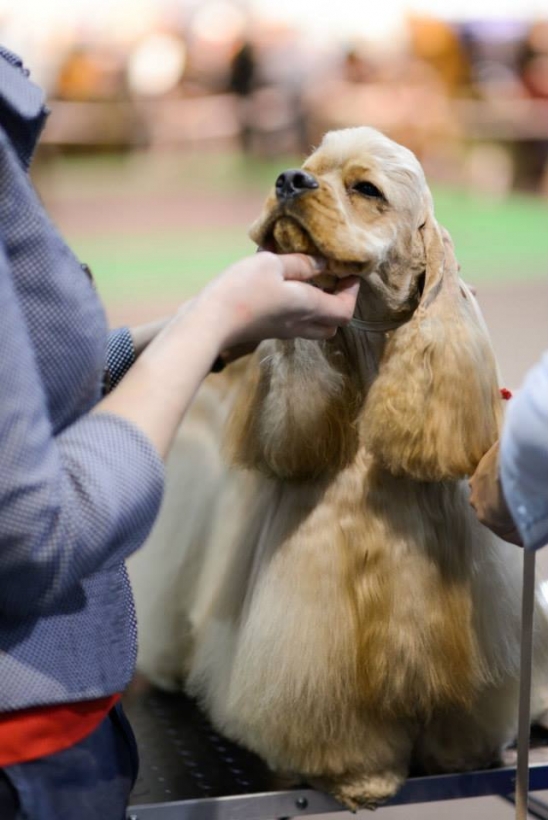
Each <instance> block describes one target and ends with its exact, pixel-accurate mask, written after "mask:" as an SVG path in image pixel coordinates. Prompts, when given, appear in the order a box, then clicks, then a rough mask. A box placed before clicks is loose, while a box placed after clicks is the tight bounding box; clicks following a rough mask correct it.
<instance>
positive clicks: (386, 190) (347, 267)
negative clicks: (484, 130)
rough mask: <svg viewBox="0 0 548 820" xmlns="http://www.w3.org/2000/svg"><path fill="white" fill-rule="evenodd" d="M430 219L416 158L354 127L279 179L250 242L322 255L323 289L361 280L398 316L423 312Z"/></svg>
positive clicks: (283, 250) (337, 134) (371, 131)
mask: <svg viewBox="0 0 548 820" xmlns="http://www.w3.org/2000/svg"><path fill="white" fill-rule="evenodd" d="M431 214H432V198H431V196H430V192H429V190H428V187H427V185H426V180H425V178H424V173H423V171H422V168H421V166H420V164H419V162H418V161H417V159H416V158H415V156H414V154H412V153H411V151H409V150H407V148H404V147H403V146H401V145H398V144H397V143H395V142H393V141H392V140H390V139H388V138H387V137H385V136H384V135H383V134H381V133H379V132H378V131H376V130H375V129H373V128H365V127H364V128H348V129H346V130H343V131H333V132H330V133H328V134H327V135H326V136H325V137H324V139H323V141H322V143H321V145H320V147H319V148H318V149H317V150H316V151H314V153H313V154H312V155H311V156H310V157H309V158H308V159H307V160H306V162H305V163H304V165H303V166H302V168H300V169H292V170H288V171H285V172H284V173H282V174H280V175H279V177H278V179H277V180H276V185H275V188H274V190H273V191H272V192H271V194H270V195H269V197H268V199H267V200H266V203H265V205H264V209H263V212H262V214H261V216H260V217H259V219H257V220H256V222H255V223H254V224H253V225H252V227H251V230H250V236H251V238H252V239H253V240H254V241H255V242H256V243H257V244H258V245H259V246H261V247H264V248H266V249H268V250H272V251H275V252H278V253H292V252H300V253H309V254H313V255H316V256H320V257H323V258H324V259H325V260H326V263H327V264H326V273H325V274H322V275H321V276H320V277H318V278H319V280H320V281H319V283H320V284H321V285H324V286H327V287H329V286H330V285H332V284H333V282H334V279H336V278H338V277H341V276H348V275H349V274H357V275H358V276H360V277H362V278H363V279H364V282H368V283H369V284H371V285H372V288H371V291H369V289H367V290H368V292H372V295H375V296H376V295H378V296H379V297H380V300H381V301H384V302H385V303H386V304H385V309H386V310H388V311H392V312H394V311H395V312H396V313H397V312H398V311H408V310H409V309H410V308H411V307H413V308H414V307H415V306H416V301H417V299H416V295H417V291H418V289H419V287H420V285H421V283H420V282H419V277H420V274H421V273H422V272H424V269H425V249H424V242H423V238H422V236H421V226H424V224H425V222H426V221H427V219H428V217H429V216H431ZM375 302H376V306H375V310H376V313H378V312H379V310H380V309H381V306H380V302H379V300H378V299H375ZM364 309H365V311H366V313H367V312H368V311H367V305H365V306H364ZM375 318H378V317H377V316H376V315H375Z"/></svg>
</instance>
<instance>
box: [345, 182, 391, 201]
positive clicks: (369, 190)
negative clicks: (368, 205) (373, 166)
mask: <svg viewBox="0 0 548 820" xmlns="http://www.w3.org/2000/svg"><path fill="white" fill-rule="evenodd" d="M352 190H354V191H356V192H357V193H358V194H361V195H362V196H369V197H371V198H372V199H384V194H383V192H382V191H379V189H378V188H377V186H376V185H373V183H372V182H356V184H355V185H354V186H353V189H352Z"/></svg>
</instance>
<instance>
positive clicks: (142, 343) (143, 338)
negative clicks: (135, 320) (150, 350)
mask: <svg viewBox="0 0 548 820" xmlns="http://www.w3.org/2000/svg"><path fill="white" fill-rule="evenodd" d="M172 318H173V317H171V316H164V318H163V319H156V321H154V322H147V323H146V324H144V325H137V326H136V327H130V328H129V332H130V334H131V339H132V341H133V349H134V351H135V358H136V359H137V358H139V356H140V355H141V353H142V352H143V350H145V348H147V347H148V346H149V344H150V343H151V341H152V340H153V339H155V338H156V336H157V335H158V334H159V333H160V331H162V330H163V329H164V327H166V325H167V324H168V323H169V322H170V321H171V319H172Z"/></svg>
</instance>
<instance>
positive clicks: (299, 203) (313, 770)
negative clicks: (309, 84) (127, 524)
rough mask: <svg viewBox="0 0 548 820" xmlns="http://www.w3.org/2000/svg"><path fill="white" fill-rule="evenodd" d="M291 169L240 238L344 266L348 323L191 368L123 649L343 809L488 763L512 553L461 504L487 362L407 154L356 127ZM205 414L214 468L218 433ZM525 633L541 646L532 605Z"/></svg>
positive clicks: (511, 604) (488, 431)
mask: <svg viewBox="0 0 548 820" xmlns="http://www.w3.org/2000/svg"><path fill="white" fill-rule="evenodd" d="M303 168H304V170H305V171H306V172H307V173H308V174H310V175H311V176H312V177H313V178H314V180H315V181H317V183H318V185H317V187H315V188H310V189H307V190H306V191H305V192H300V193H299V195H296V196H293V197H291V198H288V199H281V198H280V197H279V196H278V197H276V196H275V194H272V195H271V196H270V197H269V199H268V200H267V202H266V205H265V209H264V212H263V214H262V215H261V217H260V218H259V219H258V220H257V222H256V223H255V224H254V226H253V227H252V231H251V235H252V238H253V239H254V240H255V241H256V242H257V243H258V244H260V245H263V246H265V247H267V248H269V249H271V250H274V251H276V252H290V251H303V252H307V253H314V254H316V255H320V256H323V257H324V258H325V259H326V260H327V276H324V277H322V282H323V283H324V284H325V283H326V282H327V283H329V281H332V280H333V278H334V277H338V276H343V275H346V274H348V273H355V274H357V275H359V276H360V277H361V280H362V284H361V288H360V295H359V297H358V304H357V310H356V317H357V318H358V319H359V320H361V322H362V323H365V327H367V328H369V329H364V326H363V325H362V326H354V325H353V324H351V325H350V326H349V327H347V328H344V329H342V330H341V331H339V333H338V334H337V336H336V337H335V338H334V339H333V340H331V341H329V342H309V341H304V340H297V341H295V342H281V341H269V342H264V343H263V344H262V345H260V347H259V349H258V351H257V352H256V354H255V355H254V356H253V357H252V359H251V360H250V361H249V363H248V364H247V365H246V366H245V367H244V368H242V366H239V369H238V373H237V375H235V376H233V377H232V378H231V377H230V374H228V377H225V378H224V379H223V380H222V381H221V383H220V384H219V385H217V384H216V383H215V382H214V379H215V378H217V377H213V379H211V380H210V381H209V382H208V383H207V384H206V386H205V387H204V390H203V392H202V396H201V397H199V398H198V401H197V404H196V407H195V409H194V411H191V413H190V414H189V417H188V419H187V421H186V422H185V424H184V425H183V428H182V431H181V438H180V444H181V446H182V448H183V451H182V452H181V454H180V456H179V457H178V461H177V467H178V470H179V471H180V474H179V477H178V482H177V484H174V485H173V486H172V487H171V489H170V493H171V495H172V497H173V499H174V500H173V503H171V502H169V499H168V502H169V503H167V504H166V507H165V510H164V514H163V521H164V523H163V524H162V523H161V524H160V525H159V527H158V528H157V530H156V534H155V540H156V542H157V544H158V546H157V547H156V551H157V555H156V556H154V554H153V552H151V549H150V546H149V548H148V550H145V551H144V552H143V554H142V555H141V556H137V557H136V559H134V569H133V578H134V583H135V586H136V593H137V600H138V609H139V600H140V599H145V598H146V597H149V596H150V583H151V580H150V574H149V573H150V570H148V569H147V568H146V567H147V563H148V560H149V559H148V555H150V556H151V560H153V561H155V562H158V560H162V559H161V558H160V559H159V553H158V550H160V551H161V550H164V551H165V552H166V557H165V558H164V559H163V560H164V563H165V562H166V561H167V565H168V567H169V574H170V576H171V579H173V578H174V577H175V578H176V577H177V572H176V569H177V568H176V566H175V564H177V563H178V565H179V566H178V571H179V572H180V580H179V581H176V582H175V584H174V589H173V596H172V599H171V600H170V601H169V600H166V593H165V589H162V590H161V593H160V594H161V598H162V603H163V606H164V607H165V608H166V609H167V611H168V614H169V617H168V616H166V622H167V623H172V627H171V630H170V632H169V634H167V635H164V636H162V637H161V636H160V635H159V634H158V631H157V630H154V629H151V622H152V618H150V619H149V614H150V613H148V614H147V611H146V607H147V603H146V602H143V604H142V605H141V607H140V608H141V617H140V628H141V644H142V654H141V662H140V665H141V668H142V669H143V671H144V672H145V673H147V674H148V675H149V676H150V677H151V678H152V679H153V680H156V681H157V682H160V683H161V684H163V685H167V686H171V687H172V686H174V685H177V681H178V680H181V679H183V678H186V684H185V685H186V687H187V689H188V691H189V692H191V693H192V694H194V695H196V696H197V697H198V698H199V700H200V701H201V703H202V704H203V705H204V707H205V709H206V711H207V712H208V714H209V715H210V716H211V718H212V720H213V721H214V723H215V724H216V726H217V727H218V728H219V729H220V730H221V731H223V732H225V733H226V734H228V735H229V736H230V737H232V738H234V739H236V740H238V741H240V742H242V743H243V744H245V745H246V746H248V747H249V748H251V749H253V750H254V751H256V752H258V753H259V754H260V755H262V756H263V757H264V758H265V759H266V760H267V761H268V763H269V764H270V765H271V766H272V767H273V768H275V769H278V770H282V771H285V772H294V773H297V774H299V775H302V776H304V777H306V778H308V780H309V781H311V782H313V783H316V784H318V785H319V786H320V787H323V788H326V789H328V790H329V791H331V792H332V793H333V794H334V795H335V796H336V797H337V798H338V799H339V800H341V801H342V802H343V803H344V804H345V805H347V806H348V807H350V808H357V807H360V806H374V805H376V804H378V803H379V802H380V801H382V800H384V799H386V798H387V797H389V796H390V795H391V794H393V793H394V791H395V790H396V789H397V788H398V786H399V785H400V784H401V783H402V782H403V780H404V778H405V776H406V774H407V772H408V769H409V766H410V763H411V761H413V762H414V763H415V764H416V765H418V766H421V767H423V768H424V769H426V770H427V771H441V770H454V769H462V768H471V767H478V766H486V765H490V764H491V763H493V762H495V761H496V760H497V759H498V758H499V756H500V752H501V749H502V748H503V746H504V745H505V744H506V743H507V742H508V741H509V740H511V739H512V737H513V735H514V732H515V728H516V705H517V698H516V693H517V681H518V657H519V612H520V575H521V570H520V568H521V555H520V552H519V551H518V550H517V549H516V548H515V547H511V546H508V545H505V544H503V543H502V542H500V541H498V539H496V538H495V537H494V536H493V535H491V533H490V532H489V531H487V530H486V529H484V528H483V527H481V526H480V525H479V524H478V522H477V521H476V519H475V516H474V514H473V512H472V511H471V509H470V507H469V504H468V500H467V487H466V483H465V482H463V481H462V479H463V478H464V477H465V476H466V475H469V474H470V473H471V472H473V470H474V468H475V466H476V464H477V463H478V461H479V459H480V458H481V456H482V455H483V454H484V453H485V452H486V450H487V449H488V448H489V447H490V445H491V444H492V443H493V442H494V441H495V440H496V439H497V437H498V434H499V428H500V421H501V404H500V395H499V381H498V376H497V369H496V364H495V360H494V356H493V352H492V349H491V345H490V341H489V338H488V335H487V332H486V329H485V326H484V323H483V320H482V318H481V315H480V313H479V310H478V307H477V305H476V303H475V300H474V297H473V296H472V295H471V293H470V292H469V290H468V289H467V288H466V286H465V285H464V284H463V283H462V282H460V281H459V278H458V266H457V263H456V261H455V257H454V254H453V249H452V245H451V241H450V239H449V237H448V235H447V234H446V232H445V231H444V230H443V229H442V228H440V226H439V225H438V224H437V223H436V220H435V217H434V213H433V206H432V199H431V196H430V193H429V191H428V188H427V186H426V182H425V179H424V175H423V172H422V169H421V168H420V165H419V163H418V162H417V160H416V159H415V157H414V156H413V155H412V154H411V153H410V152H409V151H407V150H406V149H405V148H403V147H402V146H399V145H396V144H395V143H394V142H392V141H390V140H389V139H387V138H386V137H384V136H383V135H381V134H379V133H378V132H377V131H374V130H373V129H369V128H356V129H348V130H346V131H341V132H332V133H330V134H328V135H327V136H326V137H325V139H324V141H323V142H322V144H321V146H320V147H319V149H318V150H317V151H315V152H314V153H313V154H312V156H311V157H310V158H309V159H308V160H307V161H306V163H305V164H304V166H303ZM378 327H390V328H391V329H390V330H388V331H385V332H379V331H378V330H377V329H376V328H378ZM242 370H243V371H244V372H242ZM204 403H207V404H208V407H209V410H208V413H209V415H210V418H209V421H207V420H206V419H205V416H204V415H203V414H204V410H203V407H204V406H205V405H204ZM225 417H228V427H227V433H226V440H225V448H226V451H227V453H228V454H229V459H230V462H231V464H232V465H233V466H232V467H227V466H224V465H223V463H222V462H221V459H220V457H219V456H218V455H217V450H216V442H217V441H218V440H219V439H220V434H219V430H220V429H221V426H222V422H223V421H224V419H225ZM196 425H198V427H196ZM193 426H194V430H195V431H196V429H200V430H201V435H204V431H207V430H210V431H211V432H206V433H205V435H207V436H210V438H209V440H208V444H207V447H205V448H204V447H201V446H196V442H195V441H191V440H190V439H191V435H192V428H193ZM211 436H212V437H211ZM185 442H186V444H185ZM185 447H186V449H187V451H188V455H187V457H186V461H184V460H182V459H184V458H185V454H184V449H185ZM192 447H194V451H195V456H194V458H192V457H191V455H190V449H191V448H192ZM206 452H207V453H208V454H209V455H208V456H207V459H206ZM238 468H240V469H238ZM242 468H243V469H242ZM200 499H202V501H201V502H200ZM171 507H173V508H175V509H176V513H175V510H174V509H170V508H171ZM185 508H188V510H189V511H190V510H191V511H192V516H193V521H194V522H195V525H194V526H193V527H189V526H188V523H189V522H186V521H185V512H184V511H185ZM175 515H177V516H178V521H179V522H180V532H179V534H178V535H177V537H174V538H173V540H172V542H171V543H168V542H167V541H166V540H165V539H164V541H163V543H161V544H159V543H158V542H159V539H160V538H161V534H162V527H165V526H166V524H165V522H166V521H167V522H169V521H171V523H172V525H173V521H174V520H175V518H174V516H175ZM185 545H186V546H185ZM176 555H179V556H180V557H179V559H176V558H175V556H176ZM145 576H146V579H145ZM148 606H149V607H150V604H148ZM173 613H175V617H174V616H173ZM537 632H538V634H539V635H540V634H542V635H543V636H544V638H543V640H544V642H545V644H546V635H547V630H546V621H545V618H544V613H543V611H542V609H541V608H540V607H538V613H537ZM178 642H179V643H178ZM544 668H545V661H544V660H543V659H540V660H539V674H540V670H541V669H544Z"/></svg>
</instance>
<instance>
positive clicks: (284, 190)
mask: <svg viewBox="0 0 548 820" xmlns="http://www.w3.org/2000/svg"><path fill="white" fill-rule="evenodd" d="M319 187H320V184H319V182H318V181H317V180H316V179H315V178H314V177H313V176H312V174H307V173H306V171H301V169H300V168H292V169H291V170H289V171H284V172H283V174H280V176H279V177H278V179H277V180H276V196H277V197H278V199H279V200H281V201H283V200H285V199H292V198H293V197H296V196H300V195H301V194H302V193H304V192H305V191H312V190H314V188H319Z"/></svg>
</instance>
